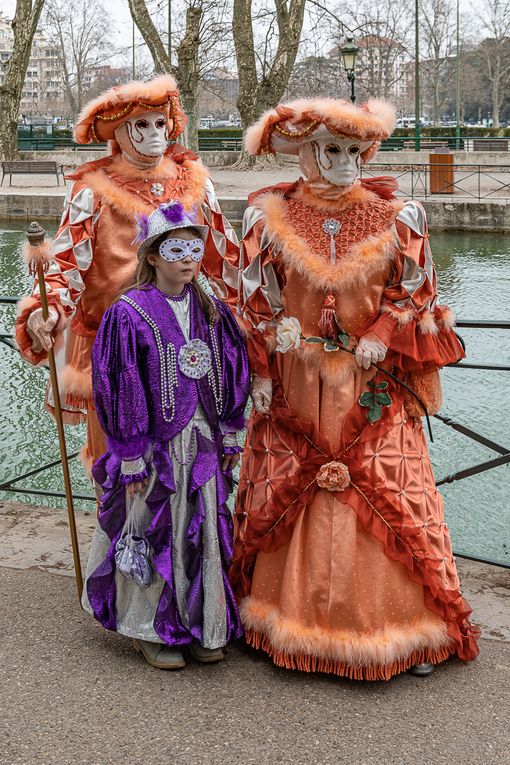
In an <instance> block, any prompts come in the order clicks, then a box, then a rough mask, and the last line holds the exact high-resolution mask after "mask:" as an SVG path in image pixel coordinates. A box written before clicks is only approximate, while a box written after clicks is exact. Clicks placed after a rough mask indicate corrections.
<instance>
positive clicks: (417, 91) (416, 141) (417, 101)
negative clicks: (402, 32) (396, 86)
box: [414, 0, 421, 151]
mask: <svg viewBox="0 0 510 765" xmlns="http://www.w3.org/2000/svg"><path fill="white" fill-rule="evenodd" d="M419 11H420V8H419V0H415V2H414V150H415V151H420V148H421V145H420V144H421V141H420V138H421V136H420V129H421V110H420V21H419Z"/></svg>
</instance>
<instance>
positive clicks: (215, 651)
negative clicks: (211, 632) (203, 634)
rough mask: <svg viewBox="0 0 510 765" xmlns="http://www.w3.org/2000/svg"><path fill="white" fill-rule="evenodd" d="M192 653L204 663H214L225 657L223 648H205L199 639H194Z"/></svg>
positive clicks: (191, 646) (190, 648)
mask: <svg viewBox="0 0 510 765" xmlns="http://www.w3.org/2000/svg"><path fill="white" fill-rule="evenodd" d="M189 650H190V653H191V655H192V656H193V658H194V659H196V660H197V661H200V662H202V664H212V663H213V662H215V661H221V660H222V659H223V658H224V654H223V651H222V650H221V648H204V646H203V645H200V643H199V642H198V641H197V640H194V641H193V642H192V644H191V645H190V647H189Z"/></svg>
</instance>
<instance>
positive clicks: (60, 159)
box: [20, 149, 510, 167]
mask: <svg viewBox="0 0 510 765" xmlns="http://www.w3.org/2000/svg"><path fill="white" fill-rule="evenodd" d="M429 155H430V152H429V151H381V152H379V154H378V155H377V162H376V163H374V164H379V163H382V164H390V165H392V164H398V165H410V164H423V163H425V164H426V163H427V162H428V159H429ZM453 155H454V164H466V165H491V166H502V165H507V166H510V152H500V151H456V152H453ZM20 156H21V159H40V160H53V161H54V162H57V164H60V165H65V166H66V167H76V166H77V165H81V164H82V163H83V162H88V161H90V160H93V159H100V158H101V157H104V151H95V150H92V149H76V150H74V151H73V150H71V149H69V150H67V151H23V152H21V154H20ZM238 156H239V153H238V152H236V151H201V152H200V157H201V158H202V161H203V162H204V164H205V165H208V166H209V167H227V166H228V165H232V164H234V162H235V161H236V160H237V158H238ZM289 159H290V158H289ZM295 161H296V164H297V160H295Z"/></svg>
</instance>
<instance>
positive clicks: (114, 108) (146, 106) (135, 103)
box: [74, 74, 186, 143]
mask: <svg viewBox="0 0 510 765" xmlns="http://www.w3.org/2000/svg"><path fill="white" fill-rule="evenodd" d="M148 111H158V112H163V113H164V114H166V115H167V119H168V127H169V139H170V140H171V141H173V140H175V139H176V138H177V136H179V135H180V134H181V133H182V132H183V130H184V128H185V127H186V115H185V114H184V112H183V109H182V106H181V103H180V101H179V91H178V90H177V84H176V82H175V80H174V78H173V77H172V75H170V74H163V75H161V76H160V77H155V78H154V79H153V80H150V81H149V82H142V81H140V80H133V81H132V82H126V84H125V85H115V86H114V87H113V88H110V90H107V91H106V92H105V93H103V94H102V95H100V96H98V97H97V98H94V99H93V100H92V101H90V102H89V103H88V104H87V105H86V106H85V107H84V108H83V109H82V112H81V114H80V115H79V117H78V121H77V123H76V126H75V128H74V137H75V141H76V143H101V142H102V141H114V140H115V131H116V129H117V128H118V127H119V125H121V124H122V123H123V122H124V121H125V120H127V119H129V118H130V117H136V116H137V115H139V114H143V113H144V112H148Z"/></svg>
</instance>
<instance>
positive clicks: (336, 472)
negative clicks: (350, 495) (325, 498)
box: [316, 462, 351, 491]
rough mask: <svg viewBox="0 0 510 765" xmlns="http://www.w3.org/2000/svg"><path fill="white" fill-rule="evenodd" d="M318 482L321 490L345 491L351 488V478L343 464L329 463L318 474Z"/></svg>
mask: <svg viewBox="0 0 510 765" xmlns="http://www.w3.org/2000/svg"><path fill="white" fill-rule="evenodd" d="M316 481H317V484H318V486H320V488H321V489H327V490H328V491H343V490H344V489H346V488H347V487H348V486H349V484H350V482H351V477H350V475H349V469H348V467H347V465H344V463H343V462H327V463H326V464H325V465H323V466H322V467H321V469H320V470H319V472H318V473H317V476H316Z"/></svg>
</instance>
